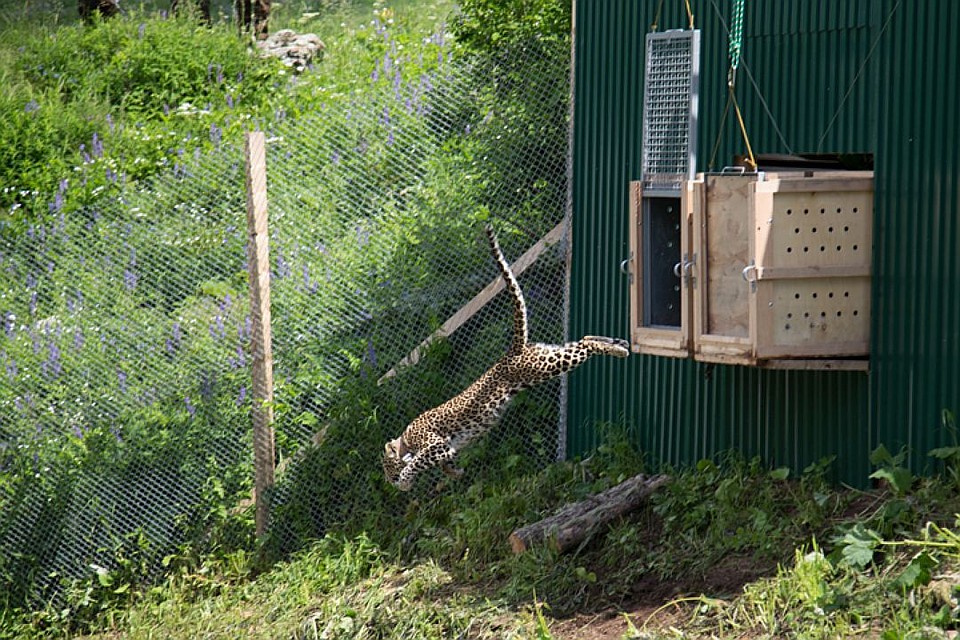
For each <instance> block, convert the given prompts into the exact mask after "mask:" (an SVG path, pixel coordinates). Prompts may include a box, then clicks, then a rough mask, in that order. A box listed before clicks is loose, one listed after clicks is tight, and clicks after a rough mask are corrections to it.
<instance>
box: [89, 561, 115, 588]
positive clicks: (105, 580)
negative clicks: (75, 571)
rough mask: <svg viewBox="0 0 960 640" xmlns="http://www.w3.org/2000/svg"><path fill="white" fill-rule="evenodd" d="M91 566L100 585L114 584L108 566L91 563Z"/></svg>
mask: <svg viewBox="0 0 960 640" xmlns="http://www.w3.org/2000/svg"><path fill="white" fill-rule="evenodd" d="M90 568H91V569H93V570H94V572H96V574H97V582H99V583H100V586H102V587H109V586H110V585H112V584H113V576H111V575H110V571H108V570H107V569H106V568H104V567H101V566H100V565H96V564H92V565H90Z"/></svg>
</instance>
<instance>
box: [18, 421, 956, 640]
mask: <svg viewBox="0 0 960 640" xmlns="http://www.w3.org/2000/svg"><path fill="white" fill-rule="evenodd" d="M609 442H610V443H611V447H610V449H611V453H609V454H607V455H603V454H599V455H598V456H596V457H594V458H591V459H588V460H585V461H580V462H566V463H558V464H556V465H553V466H551V467H549V468H547V469H545V470H544V471H543V472H541V473H539V474H536V475H533V476H529V477H527V478H524V479H522V480H519V481H518V480H510V481H505V482H503V483H502V484H499V485H494V486H484V487H479V486H477V485H473V486H470V487H465V488H464V490H462V491H446V492H444V493H443V494H442V495H440V496H438V499H437V500H436V501H435V502H433V503H431V504H416V503H411V504H410V505H409V508H410V513H408V515H407V517H406V518H405V519H400V520H398V521H396V522H394V524H393V527H394V529H393V530H392V531H391V532H390V533H391V535H390V536H385V535H384V532H382V531H381V532H373V531H371V532H366V533H359V534H355V535H351V536H346V537H339V536H332V535H331V536H326V537H324V538H323V539H321V540H319V541H316V542H315V543H313V544H311V545H308V546H307V547H306V548H305V549H303V550H302V551H299V552H296V553H294V554H293V555H292V556H290V557H289V558H287V559H286V560H283V561H280V562H277V563H274V564H272V565H270V566H266V567H263V566H260V567H259V568H257V567H258V565H257V562H256V561H255V558H254V557H253V556H250V555H249V554H247V553H245V552H237V553H235V554H233V555H231V556H228V557H225V558H220V559H214V558H209V559H207V560H204V561H201V562H200V563H198V564H189V565H188V564H184V565H181V566H176V567H171V571H170V572H169V574H168V576H167V577H166V579H165V580H163V581H162V582H161V583H159V584H157V585H156V586H153V587H151V588H148V589H145V590H139V591H135V592H130V593H129V594H126V596H125V599H124V601H123V603H114V605H113V606H111V607H109V608H107V609H105V610H103V611H101V612H99V614H98V615H97V616H96V617H94V618H93V619H92V620H91V621H90V624H89V626H88V627H86V628H85V633H86V634H87V637H91V638H115V637H125V638H152V637H159V636H163V637H167V638H170V639H171V640H176V639H180V638H184V639H186V638H196V637H208V638H218V637H223V638H227V637H239V636H243V637H250V638H275V637H295V638H410V637H417V638H451V637H470V638H535V637H536V638H554V637H556V638H561V637H581V636H579V635H576V634H574V635H567V634H568V633H570V634H573V633H574V632H573V631H572V630H573V629H574V628H576V629H579V630H580V632H582V633H585V628H587V629H589V625H588V624H587V622H583V621H585V620H586V621H589V620H594V619H596V620H599V619H602V618H603V616H604V615H610V614H615V613H617V612H620V613H621V614H623V615H622V617H621V619H620V621H621V624H619V625H616V626H615V627H614V628H613V630H611V627H610V625H609V624H608V625H605V627H604V628H605V629H607V635H587V636H584V637H590V638H675V637H691V638H697V637H716V638H731V639H732V638H740V637H745V636H746V637H796V638H836V637H850V636H854V635H856V636H866V637H879V638H884V639H885V640H886V639H890V640H893V639H899V638H904V639H905V638H927V637H947V635H946V634H947V633H948V632H949V631H951V630H953V629H955V628H956V627H957V626H958V620H957V612H958V604H957V595H958V588H960V533H957V529H956V527H957V526H958V523H956V522H954V521H953V516H949V515H948V514H949V513H951V512H953V511H956V510H958V509H960V495H958V492H957V487H956V486H955V485H954V484H953V483H951V482H949V481H947V480H945V479H943V478H927V479H918V478H914V482H913V486H912V487H911V489H910V490H909V491H908V492H906V493H903V494H898V493H897V492H895V491H892V490H890V489H889V488H880V489H877V490H875V491H871V492H862V491H853V490H846V489H842V488H839V489H831V488H830V487H828V486H827V485H826V484H825V482H824V481H823V477H822V471H823V470H822V469H812V470H810V471H808V472H807V474H806V475H804V476H803V477H802V478H795V479H789V478H783V477H782V474H781V473H777V472H776V471H774V472H773V473H771V471H770V470H768V469H765V468H764V467H763V466H762V465H760V464H758V463H757V461H755V460H747V461H745V460H741V459H739V458H737V457H736V456H733V455H731V456H728V457H725V458H724V459H723V460H719V461H711V462H709V463H707V462H704V463H701V465H700V469H697V468H691V469H685V470H675V471H674V472H673V479H672V481H671V484H670V485H668V487H666V488H665V489H664V490H661V491H660V492H658V493H657V494H655V495H654V496H653V497H652V498H651V500H650V503H649V504H648V505H646V506H645V507H643V508H642V509H641V510H640V511H639V512H637V513H635V514H632V515H630V516H628V517H625V518H624V519H622V520H621V521H619V522H616V523H614V524H612V525H611V526H609V527H602V528H601V529H600V530H598V531H597V532H596V533H595V535H594V536H593V537H592V538H591V539H590V540H589V541H588V542H587V543H586V544H585V545H583V546H582V547H581V548H579V549H577V550H575V551H574V552H572V553H569V554H564V555H558V554H556V553H553V552H551V551H549V550H548V549H545V548H535V549H532V550H530V551H528V552H527V553H524V554H521V555H519V556H514V555H513V554H512V553H511V552H510V551H509V545H508V544H507V541H506V536H507V535H508V534H509V532H510V531H511V529H512V528H513V527H514V526H516V525H518V524H520V523H525V522H530V521H532V520H534V519H536V518H538V517H540V516H543V515H547V514H549V513H551V512H552V511H554V510H556V509H557V508H558V507H559V506H560V505H562V504H564V503H566V502H568V501H571V500H575V499H578V498H579V497H582V496H584V495H588V494H590V493H593V492H595V491H597V490H599V489H601V488H603V487H606V486H609V485H610V484H612V483H614V482H616V481H617V480H618V479H620V478H621V477H622V472H623V470H624V469H625V468H630V469H631V470H634V469H636V466H635V465H636V464H637V458H636V452H631V451H629V450H628V449H627V448H625V447H624V446H623V444H622V442H618V441H617V438H616V437H615V436H611V439H610V440H609ZM705 467H709V469H708V470H707V471H706V472H705V471H704V468H705ZM730 487H736V488H735V489H731V488H730ZM720 495H722V496H723V497H722V498H720V497H719V496H720ZM694 497H695V498H696V501H697V502H700V503H703V504H707V505H710V507H709V511H710V512H711V513H712V516H711V517H710V518H707V519H702V518H700V517H695V518H693V519H692V520H686V519H684V517H683V516H685V515H686V514H687V513H688V512H689V505H690V504H691V500H692V499H693V498H694ZM715 499H718V500H719V501H713V500H715ZM904 500H906V503H907V504H908V505H913V506H907V507H904V505H903V504H902V501H904ZM747 503H749V504H752V505H754V506H755V507H756V508H757V509H762V510H764V511H765V512H766V513H767V514H768V516H767V518H768V522H769V529H765V530H764V531H763V535H762V536H756V537H749V538H745V539H740V540H737V539H736V538H737V536H735V535H730V534H731V533H733V531H732V530H731V528H730V527H731V523H733V522H735V521H736V520H737V518H738V516H739V515H741V514H742V513H743V505H744V504H747ZM800 513H806V514H807V515H806V517H803V518H798V514H800ZM892 519H893V520H895V521H896V522H893V521H892ZM879 531H888V532H889V533H888V534H887V535H880V534H879V533H878V532H879ZM724 532H726V535H723V534H724ZM725 538H732V539H725ZM865 553H866V555H864V554H865ZM7 615H8V616H9V614H7ZM578 620H579V621H581V622H576V621H578ZM6 622H9V623H10V624H9V625H7V626H6V627H4V626H2V625H0V629H5V633H7V634H8V636H7V637H15V636H16V637H64V636H69V635H72V634H75V633H76V632H78V631H81V629H75V628H72V627H70V624H69V613H68V612H65V610H57V609H48V610H39V611H34V612H32V613H30V614H28V615H25V616H23V615H21V616H19V617H15V618H13V619H11V618H8V619H7V620H6ZM2 633H3V632H0V637H3V636H2ZM597 633H599V631H598V632H597Z"/></svg>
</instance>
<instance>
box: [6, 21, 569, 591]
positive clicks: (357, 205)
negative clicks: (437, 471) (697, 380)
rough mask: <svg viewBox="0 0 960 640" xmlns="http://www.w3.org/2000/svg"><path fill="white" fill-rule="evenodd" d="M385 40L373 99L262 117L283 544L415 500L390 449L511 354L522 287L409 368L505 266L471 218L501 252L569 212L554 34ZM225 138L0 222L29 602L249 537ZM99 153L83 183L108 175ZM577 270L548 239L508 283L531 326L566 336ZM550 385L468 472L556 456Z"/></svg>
mask: <svg viewBox="0 0 960 640" xmlns="http://www.w3.org/2000/svg"><path fill="white" fill-rule="evenodd" d="M380 35H381V36H382V38H383V45H384V52H385V53H384V55H383V58H382V59H381V60H380V61H379V62H378V63H377V66H376V69H375V70H374V72H373V73H372V74H371V76H370V77H369V78H367V79H365V80H364V82H366V83H367V84H366V85H365V86H364V89H363V91H358V92H357V93H356V95H355V96H354V97H353V98H351V99H349V100H339V101H331V103H330V104H328V105H324V107H323V108H322V109H320V110H319V111H317V112H316V113H311V114H308V115H305V116H299V117H292V116H284V114H282V113H279V114H277V118H276V119H275V121H274V122H272V123H271V124H270V125H266V128H267V130H266V135H267V145H268V150H267V184H268V201H269V205H268V207H269V224H270V253H271V299H272V305H271V314H272V333H273V357H274V363H273V366H274V380H275V405H274V411H275V429H276V455H277V462H278V469H277V485H276V488H275V490H274V491H273V493H272V495H271V496H270V498H271V501H272V504H273V516H272V524H271V535H272V536H273V538H274V539H275V540H276V541H278V544H279V546H280V547H281V548H290V547H291V546H292V545H294V544H295V543H296V541H297V540H302V539H303V538H309V537H316V536H319V535H322V534H323V533H325V532H327V531H331V530H336V529H337V528H349V527H350V525H351V522H354V521H356V520H357V518H358V514H367V515H369V513H370V512H371V511H374V512H381V513H385V514H386V516H387V517H394V516H395V515H396V514H397V513H399V512H400V511H402V509H403V508H404V506H403V505H404V504H405V502H404V501H405V500H408V498H407V497H406V496H401V495H399V494H398V493H397V492H396V491H395V490H393V489H392V488H391V487H389V486H388V485H387V484H386V482H385V480H384V479H383V475H382V471H381V470H380V468H379V456H380V453H381V452H382V449H383V443H384V442H385V441H386V440H387V439H389V438H393V437H395V436H396V435H398V434H399V433H400V431H401V430H402V429H403V427H404V426H405V425H406V424H407V423H408V422H409V421H410V420H411V419H412V418H413V417H415V416H416V415H417V414H418V413H419V412H421V411H423V410H426V409H428V408H430V407H431V406H434V405H435V404H437V403H439V402H441V401H443V400H445V399H447V398H449V397H451V396H452V395H454V394H455V393H457V392H459V391H460V390H461V389H462V388H464V387H465V386H467V385H468V384H469V383H470V382H472V381H473V380H474V379H475V378H476V377H477V376H478V375H479V374H480V373H482V372H483V371H484V370H485V369H486V368H488V367H489V366H490V365H492V364H493V363H494V362H495V361H496V359H497V358H499V357H500V356H501V355H502V354H503V352H504V351H505V349H506V347H507V345H508V344H509V340H510V330H511V318H510V313H511V305H510V300H509V299H507V297H506V295H505V294H502V293H501V294H499V295H497V296H496V297H495V298H494V299H493V300H492V301H490V302H489V304H485V305H482V306H478V307H477V308H475V309H471V313H472V315H469V314H468V317H466V319H465V320H464V321H463V323H462V324H461V325H460V326H459V327H458V328H457V329H456V330H455V331H453V332H452V333H451V334H450V335H449V336H448V337H447V338H445V339H443V340H439V341H436V342H434V343H432V345H431V346H429V347H427V348H426V349H425V350H424V351H423V353H422V354H421V355H422V357H421V358H420V360H419V362H417V363H416V364H413V365H411V366H407V367H398V366H397V365H398V363H401V362H402V361H403V360H404V358H406V357H407V356H408V355H410V354H411V352H412V351H414V349H415V348H416V347H417V346H418V345H420V344H421V343H422V342H423V341H424V340H425V339H426V338H428V337H429V336H430V335H431V334H432V333H433V332H434V331H436V330H437V329H438V328H439V327H440V326H441V325H442V323H444V321H446V320H447V319H448V318H450V317H451V316H453V315H454V314H455V313H456V312H457V311H459V310H461V309H463V308H464V306H465V305H467V303H468V302H469V301H470V300H471V299H472V298H473V297H474V296H475V295H476V294H477V293H478V292H479V291H480V290H481V289H483V288H484V287H485V286H486V285H487V284H489V283H490V282H491V281H494V280H495V279H496V278H497V277H498V272H497V270H496V267H495V265H494V263H493V260H492V259H491V257H490V256H489V252H488V249H487V247H486V244H485V241H484V239H483V236H482V233H481V227H480V225H479V224H478V222H479V220H480V219H483V218H486V217H487V216H488V215H489V218H490V219H491V220H492V221H493V224H494V226H495V228H496V229H497V231H498V233H499V235H500V240H501V245H502V246H503V248H504V252H505V253H506V255H507V258H508V260H510V261H511V262H512V261H514V260H515V259H516V258H517V257H519V256H520V255H521V254H522V253H524V252H526V251H527V250H529V249H530V248H531V247H533V246H534V245H535V244H536V243H537V242H538V240H540V239H541V238H543V237H544V236H545V235H547V233H548V232H550V231H551V230H553V229H554V228H555V227H557V225H561V224H563V223H564V220H565V210H566V192H567V177H566V153H567V109H568V103H567V97H568V71H569V68H568V63H567V62H566V58H567V51H566V50H565V45H563V44H562V43H539V44H536V46H526V47H523V48H521V49H519V50H511V51H504V52H503V56H502V58H500V59H493V60H489V59H488V60H484V61H483V62H480V61H477V60H458V59H455V58H454V56H453V54H452V49H451V46H450V44H449V42H448V41H447V37H446V35H445V34H444V33H443V32H438V33H435V34H433V35H432V36H430V37H431V45H432V46H431V48H430V49H428V50H429V51H431V52H432V53H431V55H435V56H436V58H435V60H427V61H424V60H423V59H422V54H421V59H417V60H411V59H410V56H409V55H405V54H404V53H403V52H402V51H401V50H398V47H397V45H396V43H395V42H393V41H392V39H391V34H390V33H389V32H388V30H387V29H386V28H382V31H381V32H380ZM222 135H223V134H222V132H219V131H217V130H211V140H212V142H213V143H214V149H213V150H212V151H210V152H205V153H197V154H196V155H194V156H192V157H181V158H180V159H179V161H178V162H177V163H176V166H174V167H172V168H171V170H170V171H168V172H167V173H165V174H163V175H161V176H159V177H157V178H155V179H152V180H150V181H148V182H147V183H138V184H127V183H125V182H124V181H123V180H121V179H118V180H117V181H116V183H115V189H114V190H113V191H112V195H107V194H105V195H104V197H103V198H101V199H100V200H99V201H98V204H97V205H96V206H91V207H88V208H86V209H84V210H82V211H80V212H71V213H70V214H69V215H58V211H59V207H62V206H63V203H62V201H61V198H60V196H59V194H50V200H51V205H50V206H51V212H52V218H51V219H52V220H54V222H52V223H48V224H35V225H34V226H32V227H30V228H29V229H26V230H22V232H18V233H7V234H4V235H3V236H0V243H2V244H0V274H2V275H0V319H2V322H3V333H2V337H0V364H2V367H3V368H2V370H0V375H2V376H3V379H4V384H3V385H2V386H0V465H2V467H3V473H4V474H5V475H4V478H5V480H4V481H3V482H2V483H0V544H2V547H0V548H2V549H3V550H4V551H3V555H2V556H0V572H2V575H3V578H4V582H5V584H8V585H10V586H11V588H12V589H15V590H16V591H17V593H16V594H14V596H13V598H12V599H13V600H14V601H17V600H22V601H24V602H40V601H45V600H48V599H49V598H50V597H51V596H53V595H55V594H58V593H60V591H61V589H62V588H63V585H64V584H66V582H65V581H69V580H70V579H85V578H89V577H90V576H91V575H92V574H95V573H96V572H98V571H110V572H116V571H128V572H131V573H132V574H133V575H135V576H138V577H145V578H150V577H155V576H156V575H157V574H158V573H159V572H160V571H162V562H161V561H162V558H163V557H164V556H165V555H166V554H168V553H171V552H174V551H176V550H183V549H184V547H190V546H191V545H193V546H194V547H197V548H209V547H211V546H214V545H216V544H218V543H223V544H235V545H236V544H246V543H249V542H250V540H249V539H248V538H243V536H249V527H243V526H239V525H238V526H236V527H231V526H230V522H231V521H232V520H233V519H236V520H238V521H241V520H242V519H243V518H244V517H245V516H244V515H243V514H248V513H249V512H250V510H249V508H248V507H249V503H250V496H251V490H252V484H253V452H252V446H253V443H252V436H251V411H252V399H251V396H252V393H251V384H252V383H251V377H250V376H251V369H250V362H251V355H252V354H251V344H250V334H251V320H250V314H249V300H248V295H249V289H248V277H247V257H246V243H247V239H248V235H247V230H246V220H245V192H244V167H243V152H242V140H234V139H222ZM94 151H95V150H94ZM95 156H96V154H95V153H94V157H92V158H91V161H90V163H89V166H88V167H87V168H86V169H85V170H90V171H94V170H104V168H103V167H100V166H98V165H97V162H96V157H95ZM106 170H109V169H106ZM487 212H489V213H487ZM565 265H566V254H565V243H564V242H559V243H557V244H552V245H549V246H546V248H545V249H544V250H543V251H542V252H541V253H539V255H538V257H537V259H536V260H535V262H534V263H533V264H532V265H531V266H530V267H529V268H528V269H526V270H525V271H524V272H523V273H522V274H521V275H520V276H519V278H518V279H519V281H520V284H521V286H522V287H523V289H524V291H525V292H526V299H527V304H528V307H529V313H530V328H531V338H532V339H534V340H537V341H543V342H561V341H562V340H563V337H564V336H563V320H564V300H565V298H564V296H565V290H566V287H565V273H566V267H565ZM388 372H390V373H396V375H391V376H390V377H386V378H385V374H387V373H388ZM378 381H381V384H378ZM560 384H561V383H560V382H559V381H554V382H552V383H548V384H546V385H543V386H542V387H539V388H536V389H533V390H530V391H528V392H527V393H526V394H525V395H523V396H522V397H521V398H519V399H518V400H517V401H516V402H515V403H514V406H513V407H512V408H511V409H510V411H508V413H507V415H506V417H505V418H504V421H503V423H502V424H501V426H499V427H498V428H497V429H495V430H494V431H493V432H492V433H491V434H490V435H489V437H487V438H486V439H484V441H483V442H481V443H480V444H479V445H477V446H475V447H474V448H473V449H471V450H469V451H467V452H465V454H464V456H463V457H464V459H463V460H462V463H463V464H465V466H466V468H467V475H466V477H465V478H463V479H461V480H460V481H459V482H460V483H463V486H469V484H470V483H471V482H472V481H475V480H477V479H483V478H485V477H492V476H496V475H497V474H499V473H502V472H503V471H504V470H505V469H534V468H537V467H540V466H542V465H544V464H546V463H548V462H550V461H552V460H554V459H555V458H556V455H557V452H558V450H559V447H560V446H561V442H560V438H559V431H558V425H559V423H560ZM357 397H360V398H361V399H360V400H357ZM65 460H66V461H70V463H69V464H64V461H65ZM439 478H440V476H439V475H437V476H436V477H432V476H431V477H430V478H426V479H421V481H420V483H418V486H417V488H416V491H415V493H419V494H420V495H425V494H429V493H432V492H435V491H436V490H437V481H438V480H439ZM448 490H449V489H448ZM454 490H455V489H454ZM213 532H216V535H218V536H220V537H221V538H223V537H229V536H230V535H236V536H238V537H240V538H243V539H240V540H231V541H226V540H211V539H210V538H211V536H212V535H214V533H213Z"/></svg>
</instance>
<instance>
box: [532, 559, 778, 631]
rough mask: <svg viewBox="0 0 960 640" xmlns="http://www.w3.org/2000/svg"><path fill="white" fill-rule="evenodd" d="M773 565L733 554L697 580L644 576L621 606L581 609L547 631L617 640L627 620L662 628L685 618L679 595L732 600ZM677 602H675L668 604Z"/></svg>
mask: <svg viewBox="0 0 960 640" xmlns="http://www.w3.org/2000/svg"><path fill="white" fill-rule="evenodd" d="M775 571H776V565H775V564H774V563H771V562H758V561H756V560H754V559H753V558H750V557H745V556H733V557H729V558H726V559H725V560H724V561H722V562H721V563H720V564H718V565H717V566H716V567H715V568H714V569H713V570H712V571H711V572H710V575H708V576H705V577H703V578H702V579H698V580H693V579H691V580H682V581H669V582H662V581H657V580H655V579H654V578H652V577H651V578H646V579H644V580H641V581H639V582H637V583H635V584H634V585H632V587H631V593H630V594H629V596H628V597H627V598H626V600H625V601H624V603H623V605H622V606H618V607H608V608H605V609H601V610H597V611H592V612H581V613H577V614H576V615H574V616H571V617H569V618H565V619H558V620H555V621H554V622H553V624H551V625H550V632H551V633H552V634H553V635H554V637H556V638H558V640H620V638H622V637H623V635H624V634H625V633H627V631H628V630H629V628H630V627H629V626H628V622H627V619H628V618H629V621H630V623H631V624H632V625H633V627H635V628H636V629H638V630H640V631H643V630H644V627H646V628H647V630H652V629H665V628H667V627H670V626H672V625H675V624H676V623H678V622H680V621H682V620H684V619H685V618H686V615H687V614H686V613H685V609H684V606H683V603H680V602H677V601H679V600H681V599H683V598H688V597H694V598H695V597H697V596H700V595H705V596H708V597H710V598H721V599H732V598H733V597H735V596H736V595H738V594H739V593H740V592H741V590H742V589H743V586H744V585H745V584H747V583H748V582H753V581H754V580H757V579H758V578H760V577H762V576H765V575H771V574H772V573H773V572H775ZM674 602H677V604H671V603H674Z"/></svg>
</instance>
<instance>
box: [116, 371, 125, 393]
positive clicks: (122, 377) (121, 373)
mask: <svg viewBox="0 0 960 640" xmlns="http://www.w3.org/2000/svg"><path fill="white" fill-rule="evenodd" d="M117 382H118V383H120V393H126V392H127V373H126V371H124V370H123V369H117Z"/></svg>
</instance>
